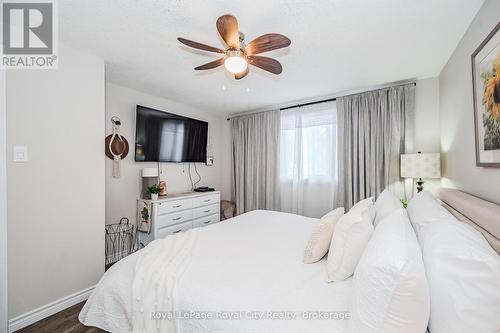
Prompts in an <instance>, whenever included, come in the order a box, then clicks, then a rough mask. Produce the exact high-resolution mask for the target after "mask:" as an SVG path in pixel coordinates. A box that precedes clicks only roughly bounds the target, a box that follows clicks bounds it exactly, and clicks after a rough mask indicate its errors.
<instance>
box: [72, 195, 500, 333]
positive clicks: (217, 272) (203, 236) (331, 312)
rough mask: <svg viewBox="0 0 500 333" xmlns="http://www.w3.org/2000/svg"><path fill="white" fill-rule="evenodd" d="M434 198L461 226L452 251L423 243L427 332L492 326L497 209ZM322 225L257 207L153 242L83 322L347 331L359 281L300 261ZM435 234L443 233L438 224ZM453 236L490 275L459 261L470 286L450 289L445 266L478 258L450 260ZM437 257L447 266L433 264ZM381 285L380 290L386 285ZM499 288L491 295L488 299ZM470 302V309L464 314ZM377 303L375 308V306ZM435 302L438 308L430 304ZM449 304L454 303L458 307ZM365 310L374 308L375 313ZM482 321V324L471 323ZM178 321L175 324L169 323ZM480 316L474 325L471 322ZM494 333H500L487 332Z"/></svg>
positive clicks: (101, 290)
mask: <svg viewBox="0 0 500 333" xmlns="http://www.w3.org/2000/svg"><path fill="white" fill-rule="evenodd" d="M422 198H423V197H422ZM437 198H438V199H439V203H440V204H441V205H442V206H440V204H438V203H436V199H434V198H433V199H432V200H434V205H435V206H437V208H439V209H440V210H442V211H445V210H444V209H443V208H442V207H445V208H446V209H447V211H449V212H450V213H451V214H452V215H453V216H455V217H456V219H455V218H453V217H452V216H451V215H450V214H449V213H448V212H446V215H447V216H450V217H452V220H450V219H449V218H448V217H445V220H447V221H448V222H450V221H451V222H450V223H451V225H459V227H458V229H457V230H451V229H446V230H445V232H444V234H445V238H446V239H447V240H446V242H448V243H449V244H451V247H450V248H449V249H446V248H441V246H440V244H441V243H440V240H439V239H438V240H437V241H436V240H435V239H434V240H430V241H424V242H426V243H428V244H427V245H426V244H422V243H421V245H422V249H423V252H424V253H423V257H424V259H425V257H426V256H427V258H429V265H428V263H427V262H425V266H426V267H425V269H426V271H427V274H428V275H427V278H428V279H429V278H430V277H431V276H432V278H433V279H435V281H436V282H435V281H431V280H429V287H430V299H431V314H430V325H431V326H430V327H434V328H435V329H434V331H432V330H431V333H434V332H438V333H439V332H448V331H450V329H449V327H451V326H453V325H456V326H455V329H453V330H452V331H457V329H458V331H460V327H463V328H466V327H478V325H481V324H482V323H483V322H486V321H487V320H483V319H482V317H481V316H482V315H484V314H487V315H488V316H489V317H495V316H490V315H489V312H491V311H497V309H498V307H499V306H500V294H499V292H500V288H497V287H500V285H499V283H500V279H498V277H500V259H499V258H500V257H498V255H497V254H496V253H495V251H493V250H492V248H493V249H495V250H496V251H497V253H498V252H499V250H500V240H499V236H500V228H499V225H500V222H499V221H498V217H499V216H500V206H499V205H496V204H493V203H489V202H486V201H484V200H481V199H479V198H476V197H473V196H471V195H469V194H466V193H464V192H460V191H457V190H448V189H447V190H442V191H440V192H439V193H438V194H437ZM410 205H411V203H410ZM410 208H411V207H409V210H408V212H410V211H411V210H410ZM415 208H416V207H415ZM434 208H436V207H434ZM414 211H415V212H416V214H420V217H419V218H420V219H422V223H428V222H429V221H426V220H427V217H428V216H427V215H429V214H428V212H427V211H426V210H425V209H421V208H418V209H414ZM442 213H443V212H437V213H436V214H438V215H442ZM410 215H411V214H410ZM459 221H462V222H465V223H467V224H469V225H472V226H473V227H474V228H475V229H476V230H478V231H479V232H481V234H482V235H483V236H484V238H485V239H486V240H487V241H488V243H489V245H488V243H486V242H485V241H484V239H482V236H481V235H480V234H478V233H476V234H474V230H473V229H471V228H469V227H467V228H465V229H467V230H465V236H464V235H461V234H459V233H460V232H462V231H463V230H462V229H464V228H462V227H463V224H462V223H460V222H459ZM414 222H415V221H413V220H412V221H411V223H412V224H414ZM318 223H319V220H318V219H313V218H307V217H303V216H298V215H293V214H287V213H280V212H273V211H262V210H257V211H252V212H249V213H246V214H243V215H240V216H237V217H235V218H233V219H230V220H226V221H224V222H221V223H219V224H216V225H213V226H208V227H204V228H198V229H193V230H191V231H188V232H185V233H182V234H178V235H176V236H169V237H167V238H166V239H163V240H157V241H155V242H153V243H151V244H150V245H148V246H147V247H146V248H145V249H142V250H141V251H138V252H136V253H135V254H133V255H131V256H129V257H127V258H125V259H123V260H122V261H120V262H118V263H117V264H115V265H114V266H113V267H111V269H109V270H108V271H107V272H106V274H105V275H104V276H103V278H102V279H101V281H100V282H99V284H98V285H97V287H96V289H95V291H94V292H93V294H92V295H91V297H90V298H89V300H88V302H87V303H86V304H85V306H84V308H83V309H82V311H81V313H80V316H79V318H80V321H81V322H82V323H83V324H85V325H87V326H96V327H99V328H101V329H104V330H106V331H110V332H120V333H127V332H134V333H135V332H140V333H143V332H168V333H170V332H176V333H195V332H197V333H199V332H217V333H238V332H245V333H247V332H287V333H288V332H292V333H293V332H315V333H321V332H329V333H343V332H347V331H348V326H349V320H350V319H351V315H352V311H355V310H354V309H353V308H352V307H353V304H352V299H351V296H352V295H353V294H356V290H359V289H358V288H353V284H354V285H356V282H357V281H356V280H355V279H354V283H353V278H352V277H351V278H348V279H347V280H345V281H342V282H335V283H326V282H325V270H326V268H325V267H326V265H325V261H326V259H325V258H323V259H322V260H321V261H319V262H317V263H314V264H307V265H306V264H303V263H302V260H301V258H302V256H303V252H304V245H305V244H306V242H307V240H308V237H309V235H310V233H311V231H312V229H313V228H314V227H315V226H316V225H317V224H318ZM381 223H383V222H381ZM443 225H446V224H445V223H443ZM433 226H434V227H433V228H436V227H437V226H438V225H436V224H433ZM413 227H414V229H415V230H416V231H417V232H416V234H417V236H418V237H419V240H420V238H422V239H423V238H424V237H420V236H421V235H419V231H418V230H417V229H418V228H415V224H414V225H413ZM410 228H411V227H410ZM378 229H379V227H378V226H377V227H376V230H378ZM429 229H432V228H427V230H429ZM452 229H453V228H452ZM469 229H470V230H472V232H473V233H472V234H471V233H470V230H469ZM424 230H425V229H424ZM436 230H438V231H439V227H438V228H436ZM450 230H451V231H450ZM461 230H462V231H461ZM455 232H459V233H457V234H456V235H457V236H461V237H462V236H463V238H464V239H465V241H466V242H468V241H469V240H470V239H472V238H475V240H474V241H479V243H480V246H482V248H481V249H479V250H478V251H479V252H478V253H479V255H481V256H482V257H481V258H487V260H489V261H488V262H487V261H484V260H483V259H481V260H482V261H481V263H477V264H478V265H486V266H485V267H486V268H487V269H484V268H482V267H483V266H476V267H479V268H480V271H481V272H486V271H488V270H490V269H491V274H489V273H488V272H487V273H485V274H486V275H484V274H483V275H478V274H477V272H475V273H474V275H471V274H469V272H472V271H468V269H470V268H467V267H464V270H462V269H461V268H462V267H461V266H467V264H464V265H463V264H462V263H460V265H459V267H458V268H459V269H458V270H462V271H463V273H464V274H465V275H464V276H465V277H464V279H463V280H462V281H457V282H456V283H457V285H454V282H450V281H455V280H456V276H454V274H456V273H455V272H457V270H456V269H453V270H452V273H451V275H450V274H449V272H443V270H446V267H445V266H446V265H442V262H443V261H446V260H450V261H451V262H452V263H458V262H460V260H466V262H468V263H470V262H471V260H472V261H474V260H475V259H476V258H472V259H471V258H470V257H469V256H470V254H471V253H473V252H474V251H475V250H474V249H473V251H472V252H471V251H469V248H467V247H466V246H465V247H463V246H461V245H460V244H459V246H460V247H459V248H458V250H457V251H456V252H461V254H460V253H459V256H460V258H459V259H460V260H458V261H457V260H455V259H456V258H453V257H454V255H455V249H457V248H456V246H457V245H456V244H453V243H454V238H455V234H454V233H455ZM412 233H413V231H412ZM422 234H425V232H423V233H422ZM471 237H472V238H471ZM431 238H432V237H431ZM478 238H479V239H478ZM433 243H434V244H433ZM483 243H484V244H483ZM436 245H437V247H436ZM466 245H469V244H466ZM424 246H427V248H428V249H429V250H427V248H424ZM433 246H434V248H433ZM474 246H475V245H474ZM432 251H438V252H432ZM446 251H448V252H446ZM492 254H493V255H492ZM446 255H448V257H446ZM440 256H441V257H443V261H441V262H437V263H432V261H433V260H434V259H435V258H438V257H440ZM424 261H425V260H424ZM488 274H489V275H488ZM369 279H370V280H371V279H372V278H371V276H369ZM424 279H425V278H424ZM450 279H451V280H450ZM479 281H481V283H482V281H484V283H483V285H482V286H479V285H477V284H478V283H479ZM381 282H382V284H383V283H384V280H382V281H381ZM467 285H469V286H470V288H469V289H467V288H468V287H467ZM436 286H437V287H436ZM440 286H441V287H440ZM443 286H446V287H444V288H443ZM457 290H459V291H460V292H459V293H457V292H456V291H457ZM469 290H470V294H468V291H469ZM493 290H495V292H490V291H493ZM432 293H434V294H436V295H433V294H432ZM358 294H359V292H358ZM364 294H371V292H366V293H365V292H364ZM438 294H440V295H438ZM490 294H491V295H490ZM434 296H436V297H434ZM469 296H470V297H469ZM369 297H370V295H368V298H369ZM375 297H376V296H375ZM433 297H434V298H433ZM450 297H451V298H450ZM488 297H489V298H490V300H492V303H491V306H489V307H488V311H483V310H484V309H483V310H481V311H480V310H479V309H481V304H483V303H482V300H483V299H484V298H488ZM372 298H373V297H372ZM460 298H463V299H460ZM469 301H470V305H474V308H473V309H468V308H467V306H468V305H467V304H468V303H469ZM372 304H377V300H373V302H372ZM434 304H440V305H439V306H432V305H434ZM450 304H453V305H454V306H455V305H457V304H458V308H456V309H454V307H453V306H449V305H450ZM460 304H466V305H465V306H462V305H460ZM483 305H484V304H483ZM369 308H370V309H368V310H370V311H372V310H373V308H374V307H373V306H370V307H369ZM375 308H376V307H375ZM375 310H376V309H375ZM499 310H500V309H499ZM476 314H477V318H471V317H474V316H475V315H476ZM433 316H434V319H433ZM172 318H176V319H179V320H167V319H172ZM427 318H428V317H427ZM448 318H452V320H451V322H454V323H450V320H449V319H448ZM495 318H497V316H496V317H495ZM311 319H314V320H311ZM476 319H477V320H478V321H474V320H476ZM351 321H352V320H351ZM396 323H397V320H396ZM425 323H427V321H425ZM478 323H479V324H478ZM432 325H433V326H432ZM471 325H472V326H471ZM485 325H486V324H485ZM488 325H490V326H481V327H487V328H491V327H496V326H498V327H500V319H498V320H497V319H494V321H493V322H492V321H490V322H489V323H488ZM457 327H458V328H457ZM362 331H364V330H362ZM372 331H373V332H376V331H377V330H370V332H372ZM393 331H394V330H393ZM396 331H397V330H396ZM462 331H463V330H462ZM490 331H491V332H498V330H491V329H487V330H485V332H490ZM460 332H461V331H460ZM464 332H465V331H464Z"/></svg>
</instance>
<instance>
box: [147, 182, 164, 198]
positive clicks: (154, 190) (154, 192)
mask: <svg viewBox="0 0 500 333" xmlns="http://www.w3.org/2000/svg"><path fill="white" fill-rule="evenodd" d="M148 192H149V195H150V196H151V200H158V195H159V194H160V192H161V187H160V185H158V184H154V185H153V186H150V187H148Z"/></svg>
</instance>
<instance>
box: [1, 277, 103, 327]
mask: <svg viewBox="0 0 500 333" xmlns="http://www.w3.org/2000/svg"><path fill="white" fill-rule="evenodd" d="M94 288H95V286H92V287H89V288H87V289H83V290H80V291H78V292H76V293H74V294H71V295H68V296H66V297H63V298H60V299H58V300H56V301H54V302H51V303H49V304H46V305H44V306H41V307H39V308H38V309H35V310H32V311H30V312H26V313H25V314H22V315H20V316H18V317H16V318H12V319H10V320H9V333H13V332H15V331H17V330H20V329H21V328H24V327H26V326H29V325H31V324H34V323H36V322H37V321H40V320H42V319H45V318H47V317H49V316H52V315H53V314H56V313H58V312H59V311H62V310H64V309H67V308H69V307H70V306H72V305H75V304H78V303H80V302H83V301H85V300H86V299H87V298H89V296H90V294H91V293H92V291H93V290H94Z"/></svg>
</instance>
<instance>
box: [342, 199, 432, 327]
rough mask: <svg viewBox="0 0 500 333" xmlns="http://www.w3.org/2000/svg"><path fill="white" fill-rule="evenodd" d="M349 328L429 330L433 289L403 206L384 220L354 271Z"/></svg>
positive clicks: (378, 226)
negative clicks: (428, 280) (429, 288)
mask: <svg viewBox="0 0 500 333" xmlns="http://www.w3.org/2000/svg"><path fill="white" fill-rule="evenodd" d="M350 310H351V320H349V330H348V332H355V333H358V332H360V333H361V332H362V333H371V332H373V333H375V332H377V333H378V332H384V333H401V332H405V333H413V332H414V333H423V332H425V330H426V327H427V322H428V319H429V290H428V287H427V281H426V278H425V269H424V264H423V262H422V254H421V250H420V247H419V245H418V242H417V239H416V237H415V233H414V231H413V228H412V227H411V225H410V221H408V217H407V215H406V212H405V210H404V208H403V207H401V208H400V209H399V210H397V211H395V212H393V213H392V214H391V215H389V216H388V217H386V218H385V219H384V220H382V221H381V222H380V223H379V224H378V225H377V228H376V229H375V231H374V232H373V235H372V238H371V239H370V241H369V243H368V245H367V247H366V249H365V252H364V253H363V255H362V257H361V259H360V261H359V264H358V266H357V267H356V271H355V272H354V278H353V284H352V300H351V307H350Z"/></svg>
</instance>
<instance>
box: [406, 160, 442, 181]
mask: <svg viewBox="0 0 500 333" xmlns="http://www.w3.org/2000/svg"><path fill="white" fill-rule="evenodd" d="M401 177H402V178H422V179H431V178H440V177H441V157H440V155H439V154H404V155H401Z"/></svg>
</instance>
